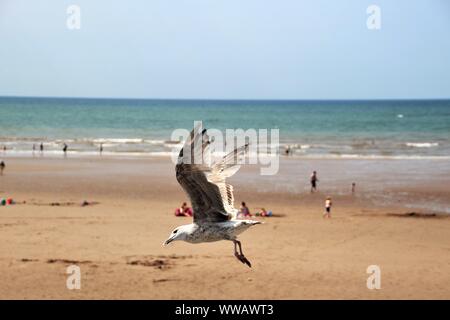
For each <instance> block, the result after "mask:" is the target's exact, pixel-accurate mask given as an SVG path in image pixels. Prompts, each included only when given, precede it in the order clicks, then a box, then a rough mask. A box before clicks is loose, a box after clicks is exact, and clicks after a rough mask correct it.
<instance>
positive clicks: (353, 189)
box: [352, 182, 356, 194]
mask: <svg viewBox="0 0 450 320" xmlns="http://www.w3.org/2000/svg"><path fill="white" fill-rule="evenodd" d="M355 191H356V183H354V182H353V183H352V194H354V193H355Z"/></svg>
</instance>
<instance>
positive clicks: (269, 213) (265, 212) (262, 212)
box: [256, 208, 272, 217]
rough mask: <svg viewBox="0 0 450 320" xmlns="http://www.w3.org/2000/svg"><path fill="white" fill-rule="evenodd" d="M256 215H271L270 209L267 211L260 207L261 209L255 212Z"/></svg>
mask: <svg viewBox="0 0 450 320" xmlns="http://www.w3.org/2000/svg"><path fill="white" fill-rule="evenodd" d="M256 215H257V216H261V217H271V216H272V211H267V210H266V209H265V208H261V211H260V212H258V213H256Z"/></svg>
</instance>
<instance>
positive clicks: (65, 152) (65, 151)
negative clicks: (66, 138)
mask: <svg viewBox="0 0 450 320" xmlns="http://www.w3.org/2000/svg"><path fill="white" fill-rule="evenodd" d="M63 152H64V157H66V156H67V144H65V143H64V145H63Z"/></svg>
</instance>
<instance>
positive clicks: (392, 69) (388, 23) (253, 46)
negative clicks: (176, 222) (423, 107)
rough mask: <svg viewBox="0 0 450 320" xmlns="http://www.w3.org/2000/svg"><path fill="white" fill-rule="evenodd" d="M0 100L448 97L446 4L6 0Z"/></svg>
mask: <svg viewBox="0 0 450 320" xmlns="http://www.w3.org/2000/svg"><path fill="white" fill-rule="evenodd" d="M71 4H77V5H79V6H80V8H81V29H80V30H69V29H68V28H67V27H66V19H67V17H68V15H67V13H66V9H67V7H68V6H69V5H71ZM371 4H377V5H379V6H380V8H381V29H380V30H376V31H374V30H369V29H368V28H367V26H366V20H367V17H368V15H367V14H366V9H367V7H368V6H369V5H371ZM0 95H27V96H30V95H31V96H72V97H77V96H82V97H132V98H218V99H242V98H245V99H251V98H255V99H347V98H351V99H371V98H377V99H379V98H450V1H448V0H423V1H420V0H409V1H407V0H383V1H382V0H371V1H366V0H342V1H337V0H328V1H325V0H322V1H318V0H310V1H301V0H277V1H276V0H142V1H140V0H130V1H125V0H121V1H113V0H71V1H66V0H39V1H30V0H0Z"/></svg>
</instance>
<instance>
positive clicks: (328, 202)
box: [323, 197, 332, 218]
mask: <svg viewBox="0 0 450 320" xmlns="http://www.w3.org/2000/svg"><path fill="white" fill-rule="evenodd" d="M331 205H332V203H331V198H330V197H327V199H326V200H325V213H324V214H323V217H324V218H331Z"/></svg>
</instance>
